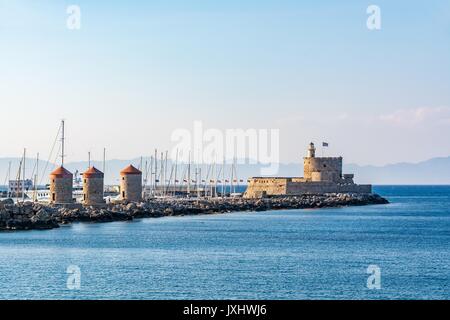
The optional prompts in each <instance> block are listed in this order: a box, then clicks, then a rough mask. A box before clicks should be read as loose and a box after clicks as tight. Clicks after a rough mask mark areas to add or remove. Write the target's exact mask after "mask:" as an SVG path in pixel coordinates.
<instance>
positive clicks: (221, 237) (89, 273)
mask: <svg viewBox="0 0 450 320" xmlns="http://www.w3.org/2000/svg"><path fill="white" fill-rule="evenodd" d="M374 191H375V192H376V193H379V194H380V195H382V196H384V197H386V198H387V199H388V200H389V201H390V204H387V205H373V206H364V207H344V208H333V209H314V210H283V211H269V212H245V213H229V214H215V215H205V216H185V217H166V218H157V219H155V218H153V219H152V218H149V219H142V220H135V221H132V222H112V223H104V224H94V223H75V224H71V225H65V226H62V227H61V228H59V229H54V230H47V231H20V232H0V299H152V300H153V299H262V300H264V299H281V300H291V299H449V298H450V186H376V187H374Z"/></svg>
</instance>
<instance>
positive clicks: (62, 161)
mask: <svg viewBox="0 0 450 320" xmlns="http://www.w3.org/2000/svg"><path fill="white" fill-rule="evenodd" d="M61 130H62V133H61V167H64V140H65V134H64V120H61Z"/></svg>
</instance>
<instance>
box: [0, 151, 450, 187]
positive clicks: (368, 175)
mask: <svg viewBox="0 0 450 320" xmlns="http://www.w3.org/2000/svg"><path fill="white" fill-rule="evenodd" d="M10 161H11V178H14V177H16V176H17V172H18V166H19V161H20V159H17V158H0V185H3V184H4V182H5V180H6V176H7V171H8V164H9V162H10ZM130 163H132V164H133V165H135V166H136V167H139V165H140V159H133V160H109V161H107V162H106V176H105V183H106V184H117V183H118V176H119V172H120V170H121V169H123V168H124V167H125V166H127V165H128V164H130ZM46 164H47V163H46V162H45V161H40V162H39V172H40V174H39V180H40V181H42V183H47V180H46V179H47V176H48V174H49V173H50V172H51V171H52V170H53V169H54V168H55V165H54V164H47V170H46V172H45V174H44V173H43V170H44V168H45V167H46ZM92 164H94V165H95V166H96V167H97V168H99V169H102V166H103V164H102V163H101V162H93V163H92ZM144 165H145V162H144ZM169 166H170V163H169ZM66 167H67V168H68V169H69V170H70V171H72V172H75V171H76V170H78V171H79V172H83V170H85V169H86V167H87V162H69V163H67V165H66ZM262 167H263V166H262V165H250V164H244V165H239V166H238V168H237V173H238V176H239V178H240V179H244V180H245V179H246V178H247V177H252V176H260V175H261V174H260V169H261V168H262ZM34 169H35V160H33V159H27V161H26V175H27V178H30V177H31V175H32V173H33V172H34V171H33V170H34ZM183 170H184V168H183V167H182V166H180V167H179V169H178V177H180V175H181V174H182V172H183ZM205 172H206V169H205V168H204V169H203V174H205ZM225 172H226V175H227V176H229V175H230V167H229V166H228V167H227V168H226V170H225ZM344 173H354V174H355V180H356V182H357V183H372V184H450V157H447V158H434V159H430V160H428V161H424V162H420V163H397V164H391V165H386V166H381V167H377V166H359V165H357V164H344ZM277 175H278V176H302V175H303V167H302V166H301V164H300V163H289V164H280V167H279V172H278V174H277ZM192 176H193V177H194V170H193V169H192ZM41 177H43V178H42V180H41Z"/></svg>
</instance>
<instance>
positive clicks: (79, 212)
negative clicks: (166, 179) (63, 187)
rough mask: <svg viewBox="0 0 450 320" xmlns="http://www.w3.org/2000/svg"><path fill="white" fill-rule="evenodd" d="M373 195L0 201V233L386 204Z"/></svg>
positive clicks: (333, 194) (383, 200)
mask: <svg viewBox="0 0 450 320" xmlns="http://www.w3.org/2000/svg"><path fill="white" fill-rule="evenodd" d="M386 203H389V202H388V201H387V200H386V199H384V198H382V197H380V196H379V195H377V194H353V193H332V194H323V195H301V196H279V197H272V198H264V199H243V198H223V199H222V198H212V199H203V198H202V199H195V198H194V199H186V198H165V199H152V200H149V201H147V202H141V203H133V202H132V203H119V204H108V205H104V206H100V207H95V206H87V207H83V206H71V207H64V206H53V205H44V204H39V203H32V202H25V203H23V204H22V203H20V204H14V203H13V202H12V200H10V199H7V200H3V201H0V231H1V230H31V229H52V228H58V227H59V225H60V224H68V223H71V222H112V221H128V220H133V219H138V218H158V217H164V216H184V215H200V214H214V213H227V212H237V211H268V210H282V209H310V208H324V207H340V206H362V205H370V204H386Z"/></svg>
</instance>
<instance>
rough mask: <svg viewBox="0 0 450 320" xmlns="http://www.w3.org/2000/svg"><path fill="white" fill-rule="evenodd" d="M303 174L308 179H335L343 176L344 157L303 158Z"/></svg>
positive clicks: (337, 179)
mask: <svg viewBox="0 0 450 320" xmlns="http://www.w3.org/2000/svg"><path fill="white" fill-rule="evenodd" d="M303 171H304V173H303V176H304V177H305V180H307V181H335V182H339V180H340V179H341V177H342V157H326V158H310V157H306V158H304V159H303Z"/></svg>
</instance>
